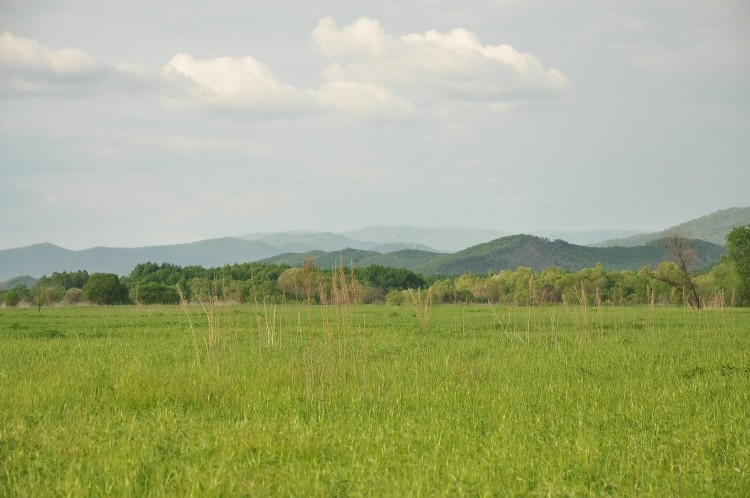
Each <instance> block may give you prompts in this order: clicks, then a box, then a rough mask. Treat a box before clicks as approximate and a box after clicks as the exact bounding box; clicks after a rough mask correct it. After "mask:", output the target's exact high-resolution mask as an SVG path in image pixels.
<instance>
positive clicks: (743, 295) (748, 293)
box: [727, 225, 750, 306]
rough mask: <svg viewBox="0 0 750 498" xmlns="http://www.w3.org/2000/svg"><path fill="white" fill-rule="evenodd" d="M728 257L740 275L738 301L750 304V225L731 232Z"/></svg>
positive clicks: (728, 238) (728, 236)
mask: <svg viewBox="0 0 750 498" xmlns="http://www.w3.org/2000/svg"><path fill="white" fill-rule="evenodd" d="M727 258H728V259H729V261H731V262H732V265H733V266H734V270H735V272H736V273H737V276H738V277H739V288H738V289H737V291H738V296H737V298H738V302H739V304H740V306H742V305H745V304H750V225H747V226H744V227H735V228H733V229H732V231H731V232H729V234H728V235H727Z"/></svg>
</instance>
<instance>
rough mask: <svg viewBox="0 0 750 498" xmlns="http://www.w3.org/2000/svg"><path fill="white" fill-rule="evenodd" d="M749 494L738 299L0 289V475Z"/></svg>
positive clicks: (749, 335)
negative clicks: (591, 303) (207, 295)
mask: <svg viewBox="0 0 750 498" xmlns="http://www.w3.org/2000/svg"><path fill="white" fill-rule="evenodd" d="M175 495H177V496H181V495H193V496H219V495H220V496H269V495H273V496H314V495H318V496H321V495H322V496H363V495H365V496H426V497H429V496H567V495H575V496H587V495H590V496H608V495H612V496H750V309H708V310H693V309H687V308H660V307H653V306H652V307H648V306H644V307H588V308H583V307H578V306H557V307H529V308H527V307H511V308H508V307H501V308H500V307H498V308H491V307H490V306H478V305H472V306H449V305H444V306H434V307H424V308H422V309H421V310H415V308H413V307H411V306H401V307H393V306H356V307H345V306H340V307H334V306H310V307H308V306H306V305H297V304H285V305H273V304H268V305H265V306H264V305H243V306H215V307H209V308H207V309H203V308H201V307H200V306H191V307H189V308H181V307H179V306H172V307H169V306H164V307H140V306H127V307H64V308H43V309H42V310H41V312H39V311H37V310H36V309H2V310H0V496H35V497H36V496H175Z"/></svg>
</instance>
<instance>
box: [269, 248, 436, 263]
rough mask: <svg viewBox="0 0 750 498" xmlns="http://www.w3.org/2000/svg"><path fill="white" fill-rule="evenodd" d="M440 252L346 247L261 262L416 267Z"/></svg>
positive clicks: (277, 257) (290, 255) (276, 257)
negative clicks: (384, 250)
mask: <svg viewBox="0 0 750 498" xmlns="http://www.w3.org/2000/svg"><path fill="white" fill-rule="evenodd" d="M440 256H441V254H440V253H436V252H431V251H419V250H416V249H404V250H402V251H393V252H389V253H387V254H382V253H379V252H375V251H363V250H361V249H344V250H342V251H332V252H324V251H309V252H306V253H300V254H280V255H278V256H273V257H270V258H268V259H265V260H262V261H261V263H277V264H287V265H290V266H302V263H303V262H304V260H305V259H306V258H310V260H311V261H312V262H313V264H314V265H315V266H318V267H320V268H333V267H334V266H337V265H339V264H341V263H343V264H344V266H354V267H356V268H359V267H363V266H369V265H382V266H391V267H394V268H415V267H418V266H420V265H422V264H425V263H427V262H429V261H431V260H432V259H434V258H437V257H440Z"/></svg>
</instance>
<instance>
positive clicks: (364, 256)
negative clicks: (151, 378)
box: [0, 208, 750, 282]
mask: <svg viewBox="0 0 750 498" xmlns="http://www.w3.org/2000/svg"><path fill="white" fill-rule="evenodd" d="M744 224H750V208H733V209H729V210H724V211H717V212H716V213H712V214H711V215H708V216H704V217H702V218H699V219H697V220H691V221H689V222H686V223H683V224H681V225H677V227H673V229H674V228H677V229H680V230H683V231H685V232H687V233H690V234H692V236H693V237H696V238H710V239H712V240H718V238H720V239H721V241H722V244H723V239H724V237H726V233H728V232H729V230H730V229H731V227H732V226H739V225H744ZM701 227H702V228H705V229H706V230H703V229H701V230H698V228H701ZM670 230H671V229H670ZM668 231H669V230H665V231H664V232H658V233H656V234H645V235H639V236H638V237H645V238H646V239H645V240H654V239H655V238H658V237H659V235H660V234H664V233H666V232H668ZM540 233H542V234H548V235H549V236H548V238H549V239H562V238H563V237H564V236H568V238H570V239H576V238H577V240H579V241H581V242H579V243H587V242H586V240H587V239H591V238H596V237H598V236H601V235H604V234H607V233H610V234H611V233H620V234H621V233H623V232H621V231H620V232H617V231H598V230H594V231H589V232H561V231H536V232H534V234H540ZM566 234H567V235H566ZM514 237H515V238H514ZM519 237H521V238H519ZM529 237H530V238H529ZM487 240H490V241H491V242H487ZM622 240H631V241H633V240H641V239H637V238H636V237H629V238H626V239H618V240H616V241H609V242H607V243H605V244H601V245H604V246H616V245H617V244H618V243H619V244H620V245H622V243H621V242H620V241H622ZM696 244H697V247H699V248H700V250H701V251H705V252H706V254H708V259H706V260H705V263H706V264H708V263H709V262H710V261H714V259H715V257H717V256H716V254H718V253H720V252H721V251H723V248H721V247H719V246H720V245H721V244H717V245H714V244H709V245H708V246H703V245H702V244H703V243H701V242H698V243H696ZM512 247H517V249H512ZM447 248H452V249H453V250H451V251H449V250H447ZM456 248H458V249H456ZM594 249H602V247H586V246H583V245H576V244H572V243H569V242H564V241H563V240H553V241H552V240H544V239H540V238H539V237H532V236H531V235H524V236H516V235H510V234H509V233H508V232H501V231H493V230H480V229H470V228H463V229H462V228H419V227H408V226H372V227H366V228H362V229H359V230H352V231H349V232H343V233H338V234H337V233H332V232H311V231H299V232H278V233H264V234H248V235H246V236H243V237H242V238H236V237H225V238H220V239H210V240H203V241H198V242H192V243H187V244H176V245H162V246H150V247H136V248H112V247H95V248H91V249H84V250H79V251H72V250H69V249H64V248H62V247H58V246H56V245H53V244H50V243H42V244H35V245H32V246H27V247H22V248H14V249H4V250H0V282H2V281H6V280H8V279H12V278H14V277H18V276H20V275H27V276H31V277H33V278H38V277H40V276H42V275H49V274H51V273H53V272H55V271H76V270H87V271H89V272H112V273H117V274H120V275H126V274H128V273H130V271H131V270H132V269H133V268H134V267H135V266H136V265H137V264H139V263H145V262H149V261H150V262H155V263H172V264H177V265H181V266H188V265H199V266H203V267H217V266H223V265H225V264H231V263H240V262H249V261H260V260H264V261H275V262H288V263H289V264H290V265H297V264H299V262H301V261H302V260H303V259H304V257H306V256H310V257H312V258H313V259H314V260H315V261H316V263H317V264H319V265H320V266H323V267H329V266H331V265H332V264H333V262H334V260H336V261H338V260H340V259H341V258H343V260H344V263H345V264H355V265H360V264H362V265H364V264H380V265H385V266H395V267H404V268H410V269H413V270H416V271H420V272H427V273H446V274H454V273H456V272H459V273H461V272H463V271H474V272H480V273H484V272H486V271H488V270H496V269H501V268H511V269H513V268H514V266H513V265H516V266H531V267H532V268H535V269H537V268H541V269H543V268H546V267H547V266H558V267H561V268H565V269H575V268H581V267H585V266H587V265H594V264H596V263H597V262H602V263H604V264H605V266H607V267H608V269H618V268H631V269H637V268H640V267H641V266H643V264H644V262H645V263H647V264H648V263H658V262H659V261H662V260H663V259H664V254H663V250H662V249H661V248H660V247H659V246H658V244H644V245H642V246H641V248H640V249H638V250H634V251H631V252H623V251H617V250H613V251H609V252H607V251H595V250H594ZM436 250H443V251H445V252H446V253H448V254H441V253H438V252H436ZM483 251H484V252H483ZM269 258H271V259H269ZM623 258H624V259H623ZM712 258H714V259H712ZM581 265H583V266H581Z"/></svg>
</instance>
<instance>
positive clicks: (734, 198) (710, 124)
mask: <svg viewBox="0 0 750 498" xmlns="http://www.w3.org/2000/svg"><path fill="white" fill-rule="evenodd" d="M748 137H750V2H747V1H746V0H538V1H528V0H464V1H462V2H448V1H444V0H402V1H397V2H395V1H394V2H389V1H385V0H381V1H361V0H346V1H344V0H320V1H315V2H307V1H306V2H302V1H289V0H256V1H229V0H227V1H221V0H217V1H208V2H196V1H190V0H188V1H186V0H180V1H176V0H162V1H159V2H152V1H145V0H130V1H123V0H111V1H99V0H96V1H95V0H54V1H52V0H39V1H33V0H32V1H29V0H0V249H6V248H12V247H22V246H26V245H30V244H35V243H40V242H51V243H54V244H57V245H60V246H63V247H66V248H69V249H82V248H88V247H94V246H120V247H135V246H143V245H159V244H173V243H182V242H192V241H196V240H202V239H209V238H215V237H224V236H235V235H242V234H247V233H253V232H277V231H291V230H316V231H333V232H339V231H346V230H351V229H357V228H361V227H365V226H369V225H412V226H420V227H467V228H484V229H494V230H498V231H513V232H519V233H522V232H530V231H534V230H541V229H559V230H592V229H603V228H610V229H633V230H661V229H664V228H667V227H670V226H673V225H676V224H678V223H681V222H683V221H687V220H689V219H693V218H696V217H700V216H703V215H706V214H709V213H711V212H714V211H716V210H719V209H725V208H729V207H735V206H743V207H744V206H749V205H750V160H749V158H750V139H749V138H748Z"/></svg>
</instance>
